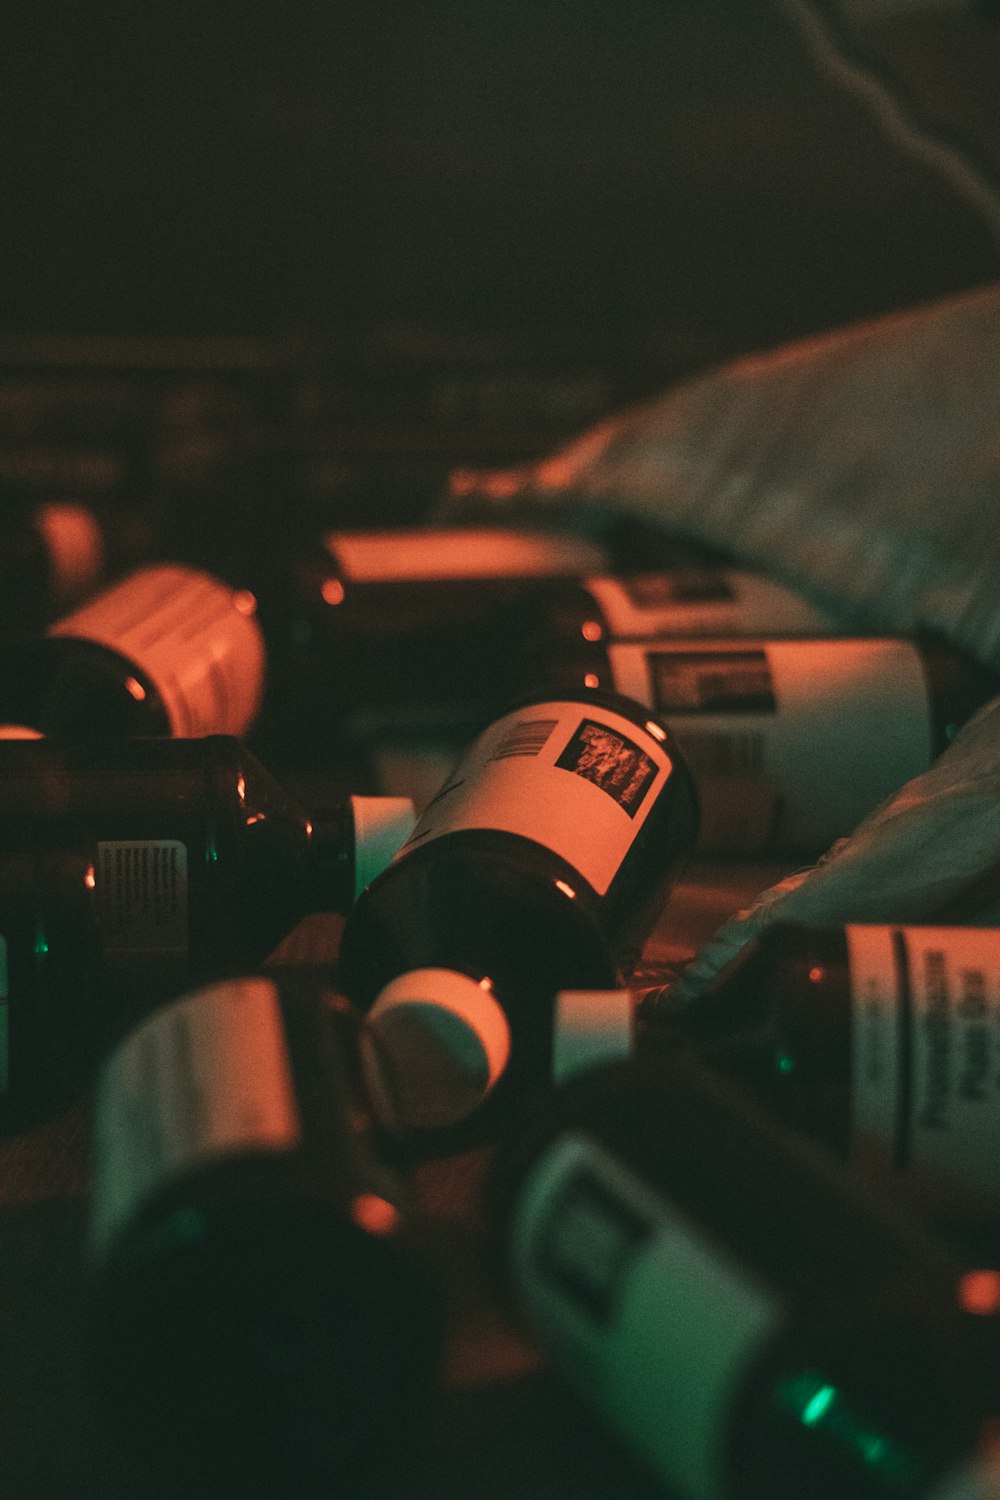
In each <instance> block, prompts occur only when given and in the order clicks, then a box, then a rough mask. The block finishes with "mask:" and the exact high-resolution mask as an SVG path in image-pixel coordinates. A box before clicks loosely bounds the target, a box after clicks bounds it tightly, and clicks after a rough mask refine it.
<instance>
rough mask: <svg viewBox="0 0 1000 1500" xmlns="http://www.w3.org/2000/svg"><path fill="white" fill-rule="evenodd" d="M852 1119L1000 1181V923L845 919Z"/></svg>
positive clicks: (896, 1150) (871, 1134) (867, 1132)
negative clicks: (893, 923)
mask: <svg viewBox="0 0 1000 1500" xmlns="http://www.w3.org/2000/svg"><path fill="white" fill-rule="evenodd" d="M846 934H847V948H848V957H849V963H850V974H851V994H852V1001H853V1003H852V1041H851V1069H852V1078H851V1098H852V1116H853V1119H852V1124H853V1128H854V1133H855V1136H856V1138H858V1140H859V1144H860V1142H861V1141H864V1142H865V1143H868V1142H870V1141H872V1140H873V1141H875V1142H878V1143H881V1144H882V1147H883V1153H884V1154H886V1155H888V1156H889V1157H890V1159H891V1162H892V1165H893V1167H894V1168H895V1170H896V1171H897V1172H903V1173H905V1171H906V1170H907V1168H908V1167H913V1168H915V1169H916V1168H919V1167H922V1166H927V1167H935V1168H941V1169H942V1170H943V1171H945V1172H949V1173H958V1174H960V1175H961V1176H963V1177H966V1178H969V1179H970V1180H971V1181H973V1182H975V1183H976V1184H977V1185H979V1186H980V1187H982V1188H985V1189H986V1190H987V1191H988V1192H990V1193H996V1192H997V1191H1000V930H997V929H995V928H988V929H980V928H973V927H882V926H870V927H869V926H849V927H848V928H847V929H846Z"/></svg>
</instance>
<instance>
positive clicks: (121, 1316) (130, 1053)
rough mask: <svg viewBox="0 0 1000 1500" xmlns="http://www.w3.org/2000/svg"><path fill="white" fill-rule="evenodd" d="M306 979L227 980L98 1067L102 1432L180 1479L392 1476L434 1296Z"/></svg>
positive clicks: (324, 993) (312, 1489) (353, 1040)
mask: <svg viewBox="0 0 1000 1500" xmlns="http://www.w3.org/2000/svg"><path fill="white" fill-rule="evenodd" d="M360 1029H361V1028H360V1023H359V1021H358V1018H357V1015H356V1013H355V1012H354V1011H353V1010H352V1009H351V1007H350V1006H348V1005H347V1004H346V1003H345V1002H344V1001H343V1000H342V999H341V998H340V997H339V996H338V995H337V994H336V993H334V992H333V991H331V990H330V989H329V988H328V987H326V986H325V985H323V984H322V983H319V982H317V980H316V979H315V977H314V976H310V977H308V978H302V977H298V976H296V975H295V974H294V973H285V974H284V975H283V976H282V977H281V978H273V979H271V978H263V977H256V978H246V977H243V978H239V979H234V980H231V981H227V982H223V983H219V984H216V985H213V986H210V987H208V988H205V989H202V990H200V991H197V992H195V993H192V994H187V995H185V996H183V997H182V998H180V999H178V1000H175V1001H174V1002H172V1003H171V1004H170V1005H168V1006H165V1007H164V1008H163V1009H162V1010H160V1011H158V1012H157V1013H156V1014H154V1015H152V1016H151V1017H149V1018H147V1019H146V1020H145V1021H143V1022H142V1023H141V1024H140V1025H139V1026H138V1027H137V1028H136V1029H135V1030H134V1031H132V1032H131V1033H130V1034H129V1035H128V1036H126V1037H125V1038H124V1039H123V1040H122V1041H121V1044H120V1045H119V1046H118V1047H117V1049H116V1050H115V1051H114V1052H113V1053H112V1055H111V1056H110V1057H109V1058H108V1060H107V1061H106V1063H105V1065H104V1067H103V1069H102V1072H101V1075H100V1078H99V1082H98V1087H97V1091H96V1097H95V1107H94V1129H93V1143H94V1144H93V1192H92V1198H91V1220H90V1235H89V1263H90V1287H91V1302H90V1311H91V1316H90V1335H91V1338H90V1348H91V1354H92V1362H93V1375H94V1380H95V1385H96V1388H97V1389H98V1391H99V1393H100V1397H101V1401H100V1409H101V1410H102V1412H103V1414H104V1418H105V1421H106V1425H107V1428H108V1429H109V1432H110V1434H111V1437H112V1440H113V1442H114V1443H115V1444H116V1445H117V1446H119V1447H120V1448H121V1449H124V1451H125V1452H126V1453H127V1454H128V1455H129V1456H130V1458H131V1459H132V1461H133V1462H135V1463H137V1464H138V1465H139V1466H140V1468H144V1469H145V1470H146V1471H149V1470H152V1472H153V1473H154V1474H156V1475H157V1476H158V1478H159V1479H165V1480H166V1481H167V1482H168V1483H171V1484H173V1485H175V1486H176V1487H177V1492H178V1493H183V1494H197V1495H205V1496H211V1497H218V1496H223V1495H243V1496H247V1497H260V1500H271V1497H273V1496H278V1495H292V1494H294V1495H296V1496H301V1497H302V1500H327V1497H329V1496H333V1495H337V1496H344V1497H345V1500H351V1497H359V1500H360V1497H363V1500H377V1497H380V1496H385V1495H391V1494H403V1493H405V1491H406V1486H407V1481H408V1479H410V1480H412V1465H413V1464H414V1463H415V1462H416V1461H417V1459H418V1456H419V1451H420V1447H421V1442H422V1440H423V1439H424V1437H425V1436H426V1433H427V1429H428V1427H429V1422H430V1415H431V1412H432V1409H433V1401H434V1394H435V1391H436V1388H437V1382H438V1372H439V1363H440V1355H441V1349H442V1343H443V1321H444V1299H443V1296H442V1291H441V1288H440V1287H439V1285H438V1280H437V1275H436V1272H435V1271H433V1270H432V1265H431V1259H430V1257H429V1255H428V1254H427V1253H426V1251H425V1248H424V1247H422V1246H421V1245H419V1244H418V1237H417V1235H416V1233H415V1232H414V1229H413V1226H412V1222H411V1216H410V1212H409V1205H408V1195H407V1193H406V1191H405V1187H404V1183H403V1180H402V1178H401V1177H400V1175H399V1174H398V1172H397V1171H396V1170H395V1169H394V1168H393V1166H392V1165H391V1163H390V1160H389V1153H387V1151H386V1149H385V1142H384V1140H383V1136H384V1130H383V1127H382V1125H381V1123H380V1121H379V1119H378V1117H377V1115H376V1114H375V1113H374V1112H373V1110H372V1107H371V1104H370V1101H369V1097H368V1093H367V1089H366V1085H365V1082H364V1077H363V1071H362V1066H361V1056H360V1051H359V1031H360Z"/></svg>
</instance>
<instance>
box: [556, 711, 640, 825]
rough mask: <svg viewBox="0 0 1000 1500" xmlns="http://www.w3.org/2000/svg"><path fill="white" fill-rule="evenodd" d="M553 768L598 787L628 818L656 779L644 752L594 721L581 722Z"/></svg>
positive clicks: (631, 816)
mask: <svg viewBox="0 0 1000 1500" xmlns="http://www.w3.org/2000/svg"><path fill="white" fill-rule="evenodd" d="M556 765H557V766H559V767H560V768H561V769H562V770H564V771H572V772H573V773H574V775H576V776H583V777H584V778H585V779H586V780H587V781H592V782H593V783H594V785H595V786H599V787H600V789H601V791H602V792H607V794H608V796H609V797H611V798H613V800H614V801H615V802H617V803H618V805H619V806H620V807H621V808H622V809H623V810H624V811H625V812H626V813H628V815H629V817H630V818H634V817H635V815H636V813H637V812H638V810H639V808H640V807H641V805H642V802H643V799H644V798H645V796H646V793H647V792H648V791H649V788H650V786H651V785H652V783H653V779H654V777H655V776H656V764H655V762H654V761H653V760H651V759H650V757H649V756H648V755H647V754H646V752H645V751H644V750H642V749H640V747H639V746H638V745H637V744H635V743H634V741H632V740H630V739H626V737H625V736H624V735H622V734H618V733H616V731H615V730H613V729H612V728H610V726H609V725H607V724H601V723H599V722H598V721H597V720H595V719H584V720H583V721H582V722H581V724H580V727H579V728H578V729H577V730H576V732H575V734H574V735H573V736H572V738H571V739H570V741H569V743H568V745H567V746H566V748H565V750H564V751H563V752H562V754H561V755H560V756H559V758H558V759H557V761H556Z"/></svg>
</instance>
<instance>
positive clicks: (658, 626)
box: [586, 567, 836, 641]
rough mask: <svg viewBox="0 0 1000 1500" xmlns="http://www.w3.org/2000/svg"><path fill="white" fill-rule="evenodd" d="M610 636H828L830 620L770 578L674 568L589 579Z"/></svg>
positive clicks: (723, 569) (712, 569) (636, 638)
mask: <svg viewBox="0 0 1000 1500" xmlns="http://www.w3.org/2000/svg"><path fill="white" fill-rule="evenodd" d="M586 587H587V589H588V590H589V592H590V593H591V595H592V596H593V598H594V599H595V600H596V602H597V604H598V605H599V607H600V610H601V614H602V615H603V617H604V623H605V625H606V626H607V630H608V634H609V636H611V638H612V639H617V640H623V641H627V640H655V639H656V638H657V637H658V636H663V637H670V636H698V635H701V636H704V635H723V636H728V635H736V636H740V635H762V634H766V635H779V636H780V635H791V634H797V633H802V634H805V635H811V634H815V633H820V634H823V635H829V634H830V633H831V632H832V631H833V630H834V629H835V628H836V627H835V625H834V623H833V622H832V621H831V620H830V618H829V617H828V616H826V615H824V614H823V613H822V612H821V611H820V610H818V609H815V608H814V607H813V606H812V605H811V604H809V603H808V602H807V601H806V600H805V599H804V598H803V597H802V596H801V594H797V593H795V592H794V590H792V589H786V588H783V587H782V585H781V584H779V583H773V582H772V581H771V579H769V578H762V577H759V576H758V575H756V574H753V573H739V572H735V571H732V570H730V569H728V568H713V567H704V568H694V567H688V568H672V569H665V570H664V571H663V572H660V573H640V574H638V575H636V576H635V577H626V578H603V577H602V578H588V579H587V580H586Z"/></svg>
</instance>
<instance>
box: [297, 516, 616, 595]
mask: <svg viewBox="0 0 1000 1500" xmlns="http://www.w3.org/2000/svg"><path fill="white" fill-rule="evenodd" d="M324 545H325V546H326V549H327V551H328V552H329V553H330V555H331V557H332V558H333V559H334V561H335V562H336V564H337V568H338V571H339V572H340V575H341V577H343V578H345V579H347V580H349V581H351V582H354V583H403V582H411V583H413V582H427V581H431V580H433V579H446V578H511V579H517V578H538V577H542V578H544V577H557V576H570V577H579V576H581V575H582V574H584V573H587V572H590V571H592V570H593V569H595V568H600V567H603V565H604V562H605V558H604V555H603V553H602V552H601V549H600V548H599V547H596V546H595V545H594V544H593V543H592V542H588V541H586V540H584V539H583V538H582V537H572V536H555V535H543V534H539V533H532V532H521V531H515V530H511V529H508V528H505V527H494V526H470V527H454V528H452V527H446V528H441V529H436V528H433V527H429V528H427V529H420V530H412V531H410V530H389V531H359V532H349V531H347V532H344V531H334V532H330V533H329V534H328V536H327V537H326V539H325V543H324Z"/></svg>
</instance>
